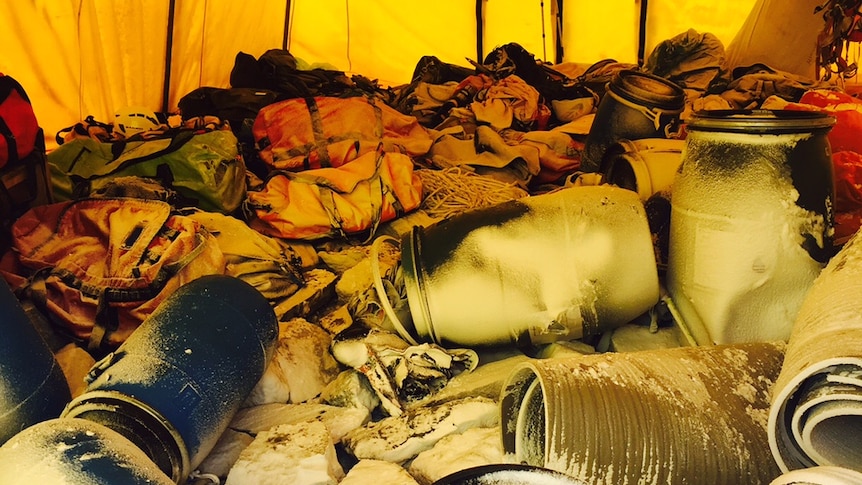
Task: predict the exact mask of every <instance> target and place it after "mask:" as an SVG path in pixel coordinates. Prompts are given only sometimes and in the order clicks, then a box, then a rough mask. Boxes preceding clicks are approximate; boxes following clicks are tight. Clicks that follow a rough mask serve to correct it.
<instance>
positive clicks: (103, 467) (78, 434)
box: [0, 418, 174, 485]
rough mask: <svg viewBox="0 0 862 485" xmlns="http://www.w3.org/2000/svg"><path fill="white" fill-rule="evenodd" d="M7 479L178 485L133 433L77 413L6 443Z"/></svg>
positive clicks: (0, 470) (1, 472)
mask: <svg viewBox="0 0 862 485" xmlns="http://www.w3.org/2000/svg"><path fill="white" fill-rule="evenodd" d="M0 477H3V478H2V482H3V484H4V485H33V484H52V483H62V484H65V485H114V484H122V485H172V484H173V483H174V482H173V481H172V480H171V479H170V478H168V476H167V475H165V473H164V472H163V471H162V470H160V469H159V467H157V466H156V464H155V463H153V462H152V461H151V460H150V459H149V458H148V457H147V455H145V454H144V452H143V451H141V449H140V448H138V447H137V446H135V445H134V444H133V443H132V442H131V441H129V439H127V438H126V437H124V436H123V435H121V434H119V433H117V432H116V431H114V430H112V429H110V428H108V427H106V426H103V425H101V424H99V423H96V422H93V421H89V420H85V419H75V418H61V419H56V418H55V419H51V420H48V421H42V422H41V423H38V424H35V425H33V426H30V427H29V428H27V429H25V430H24V431H21V432H20V433H18V434H16V435H15V436H13V437H12V438H11V439H9V440H8V441H7V442H6V443H5V444H4V445H3V446H0Z"/></svg>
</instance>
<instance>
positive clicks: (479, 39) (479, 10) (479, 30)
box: [476, 0, 485, 64]
mask: <svg viewBox="0 0 862 485" xmlns="http://www.w3.org/2000/svg"><path fill="white" fill-rule="evenodd" d="M484 37H485V0H476V62H478V63H479V64H481V63H483V62H484V61H485V46H484V43H483V39H484Z"/></svg>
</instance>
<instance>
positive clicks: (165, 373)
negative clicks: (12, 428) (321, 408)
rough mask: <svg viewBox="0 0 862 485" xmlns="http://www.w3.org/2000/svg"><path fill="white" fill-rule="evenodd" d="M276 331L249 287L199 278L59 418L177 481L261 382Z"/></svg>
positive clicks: (98, 371) (96, 373)
mask: <svg viewBox="0 0 862 485" xmlns="http://www.w3.org/2000/svg"><path fill="white" fill-rule="evenodd" d="M277 337H278V325H277V321H276V318H275V313H274V312H273V310H272V308H271V306H270V305H269V302H268V301H267V300H266V298H264V297H263V296H262V295H261V294H260V293H259V292H258V291H257V290H255V289H254V287H252V286H251V285H249V284H248V283H246V282H244V281H242V280H240V279H238V278H233V277H230V276H226V275H208V276H203V277H201V278H198V279H196V280H194V281H192V282H190V283H187V284H186V285H184V286H182V287H180V288H179V289H178V290H177V291H176V292H175V293H174V294H172V295H171V296H170V297H168V298H167V299H166V300H165V301H164V302H162V303H161V304H160V305H159V306H158V307H157V308H156V310H155V311H154V312H153V313H152V314H151V315H150V316H149V317H148V318H147V319H146V320H145V321H144V322H143V323H142V324H141V326H140V327H138V328H137V329H136V330H135V332H134V333H132V335H131V336H130V337H129V338H128V339H127V340H126V341H125V342H124V343H123V344H122V345H121V346H120V347H119V348H118V349H117V350H116V351H115V352H113V353H111V354H109V355H108V356H107V357H105V358H104V359H102V360H101V361H100V362H97V363H96V365H95V366H93V369H92V370H91V371H90V374H89V376H88V380H89V385H88V386H87V390H86V391H85V392H84V393H83V394H82V395H80V396H79V397H77V398H76V399H74V400H73V401H72V402H70V403H69V405H68V406H67V407H66V409H65V411H64V412H63V417H68V418H84V419H88V420H91V421H95V422H98V423H101V424H103V425H105V426H107V427H109V428H111V429H113V430H115V431H117V432H119V433H120V434H122V435H123V436H126V437H127V438H129V439H130V440H131V441H132V442H133V443H135V444H136V445H137V446H138V447H140V448H141V449H142V450H144V452H145V453H146V454H147V455H148V456H150V457H151V458H152V459H153V461H154V462H155V463H156V464H157V465H158V466H159V468H160V469H161V470H163V471H164V472H165V474H167V475H168V476H170V477H171V479H173V480H174V481H175V482H177V483H181V482H182V481H183V480H185V478H186V477H187V476H188V474H189V473H190V472H191V471H192V470H193V469H194V467H195V466H197V465H198V464H199V463H200V462H201V461H202V460H203V458H204V457H205V456H206V455H207V454H208V453H209V451H210V450H211V449H212V447H213V446H214V445H215V442H216V440H217V439H218V437H219V435H221V433H222V432H223V431H224V430H225V428H226V427H227V425H228V423H229V422H230V420H231V419H232V417H233V415H234V414H235V413H236V411H237V410H238V409H239V407H240V405H241V404H242V402H243V401H244V400H245V398H246V396H247V395H248V393H249V392H251V389H252V388H253V387H254V386H255V384H256V383H257V381H258V380H260V377H261V376H262V375H263V372H264V370H265V369H266V366H267V365H268V363H269V360H270V359H271V357H272V355H273V352H274V351H275V345H276V343H277Z"/></svg>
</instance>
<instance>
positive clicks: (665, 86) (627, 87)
mask: <svg viewBox="0 0 862 485" xmlns="http://www.w3.org/2000/svg"><path fill="white" fill-rule="evenodd" d="M647 83H648V84H650V85H651V87H650V88H647V87H646V86H645V84H647ZM608 89H609V90H610V91H611V92H613V93H615V94H617V95H619V96H622V97H623V98H625V99H627V100H629V101H631V102H634V103H637V104H639V105H646V106H649V107H652V108H658V109H662V110H665V111H667V112H669V113H681V112H682V111H683V109H684V108H685V91H684V90H683V89H682V88H681V87H680V86H679V85H678V84H676V83H674V82H673V81H670V80H668V79H665V78H663V77H661V76H656V75H655V74H650V73H648V72H644V71H637V70H634V69H623V70H621V71H619V72H618V73H617V74H616V75H615V76H614V77H613V78H612V79H611V82H610V83H609V87H608Z"/></svg>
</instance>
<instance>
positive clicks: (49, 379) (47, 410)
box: [0, 278, 72, 444]
mask: <svg viewBox="0 0 862 485" xmlns="http://www.w3.org/2000/svg"><path fill="white" fill-rule="evenodd" d="M0 308H2V311H0V315H2V317H0V319H2V323H0V325H2V329H3V338H2V339H0V444H2V443H4V442H5V441H6V440H8V439H9V438H11V437H12V436H14V435H15V434H16V433H18V432H19V431H21V430H23V429H24V428H27V427H28V426H30V425H32V424H36V423H38V422H40V421H44V420H46V419H51V418H56V417H58V416H60V413H61V412H62V411H63V406H65V405H66V404H67V403H68V402H69V400H70V399H71V398H72V396H71V393H70V391H69V384H68V383H67V382H66V377H65V376H64V375H63V371H62V369H61V368H60V366H59V365H58V364H57V360H56V359H55V358H54V354H53V353H52V352H51V350H50V349H49V348H48V344H47V343H46V342H45V340H43V339H42V336H41V335H39V332H38V331H36V328H35V327H34V326H33V324H32V323H31V322H30V319H29V318H28V317H27V313H26V312H25V311H24V308H22V307H21V304H20V302H19V301H18V299H17V298H16V297H15V295H14V294H13V293H12V290H11V288H9V285H8V284H7V283H6V281H5V280H4V279H3V278H0Z"/></svg>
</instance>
